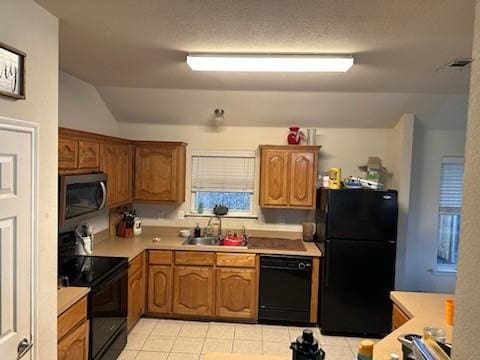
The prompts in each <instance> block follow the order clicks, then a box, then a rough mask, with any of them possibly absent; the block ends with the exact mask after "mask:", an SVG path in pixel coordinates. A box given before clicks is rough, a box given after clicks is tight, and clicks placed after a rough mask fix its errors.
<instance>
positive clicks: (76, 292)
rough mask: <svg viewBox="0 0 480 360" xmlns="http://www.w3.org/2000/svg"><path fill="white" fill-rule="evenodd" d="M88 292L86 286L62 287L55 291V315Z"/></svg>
mask: <svg viewBox="0 0 480 360" xmlns="http://www.w3.org/2000/svg"><path fill="white" fill-rule="evenodd" d="M89 292H90V289H89V288H88V287H75V286H70V287H63V288H60V289H59V290H58V292H57V316H59V315H60V314H62V313H63V312H64V311H65V310H67V309H68V308H69V307H70V306H72V305H73V304H75V303H76V302H77V301H78V300H80V299H81V298H83V297H84V296H85V295H87V294H88V293H89Z"/></svg>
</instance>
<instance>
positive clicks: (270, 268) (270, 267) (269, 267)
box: [260, 265, 311, 272]
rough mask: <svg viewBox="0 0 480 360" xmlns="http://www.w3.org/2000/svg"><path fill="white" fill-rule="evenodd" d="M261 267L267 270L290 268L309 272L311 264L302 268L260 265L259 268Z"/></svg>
mask: <svg viewBox="0 0 480 360" xmlns="http://www.w3.org/2000/svg"><path fill="white" fill-rule="evenodd" d="M262 269H269V270H292V271H301V272H311V266H310V265H306V266H305V267H304V268H303V269H300V268H291V267H286V266H268V265H261V266H260V270H262Z"/></svg>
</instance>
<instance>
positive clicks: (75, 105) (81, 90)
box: [58, 71, 118, 136]
mask: <svg viewBox="0 0 480 360" xmlns="http://www.w3.org/2000/svg"><path fill="white" fill-rule="evenodd" d="M58 108H59V109H58V123H59V126H62V127H66V128H71V129H77V130H84V131H91V132H95V133H99V134H105V135H112V136H115V135H118V125H117V121H116V120H115V118H114V117H113V115H112V113H111V112H110V110H109V109H108V107H107V106H106V105H105V103H104V101H103V100H102V98H101V97H100V95H99V94H98V91H97V89H96V88H95V87H94V86H93V85H91V84H89V83H87V82H85V81H83V80H80V79H78V78H76V77H74V76H72V75H70V74H67V73H65V72H63V71H60V75H59V99H58Z"/></svg>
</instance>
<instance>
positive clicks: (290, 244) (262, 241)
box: [248, 237, 307, 251]
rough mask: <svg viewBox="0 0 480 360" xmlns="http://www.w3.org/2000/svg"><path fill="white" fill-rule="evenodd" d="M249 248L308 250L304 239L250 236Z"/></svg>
mask: <svg viewBox="0 0 480 360" xmlns="http://www.w3.org/2000/svg"><path fill="white" fill-rule="evenodd" d="M248 248H249V249H270V250H288V251H307V249H305V246H304V245H303V242H302V240H300V239H297V240H290V239H278V238H264V237H251V238H248Z"/></svg>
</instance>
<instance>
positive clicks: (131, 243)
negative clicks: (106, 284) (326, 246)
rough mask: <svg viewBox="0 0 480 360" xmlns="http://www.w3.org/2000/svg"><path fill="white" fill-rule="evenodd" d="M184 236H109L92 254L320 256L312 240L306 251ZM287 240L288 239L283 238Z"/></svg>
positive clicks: (94, 247) (306, 243)
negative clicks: (189, 241) (203, 242)
mask: <svg viewBox="0 0 480 360" xmlns="http://www.w3.org/2000/svg"><path fill="white" fill-rule="evenodd" d="M154 237H159V238H160V241H158V242H154V241H153V238H154ZM184 241H185V238H182V237H180V236H175V235H171V234H168V235H161V233H157V234H156V233H155V231H152V230H149V231H148V232H145V233H143V234H142V235H140V236H135V237H132V238H121V237H118V236H109V237H106V238H105V239H104V240H101V241H99V242H96V243H95V244H94V246H93V255H96V256H121V257H128V259H129V260H132V259H133V258H134V257H136V256H137V255H139V254H140V253H142V252H143V251H144V250H186V251H214V252H239V253H251V254H252V253H253V254H278V255H298V256H312V257H321V256H322V252H321V251H320V250H319V249H318V247H317V245H315V243H313V242H303V245H304V246H305V248H306V250H307V251H290V250H271V249H248V248H247V247H241V246H199V245H182V243H183V242H184ZM285 241H289V240H285Z"/></svg>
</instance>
